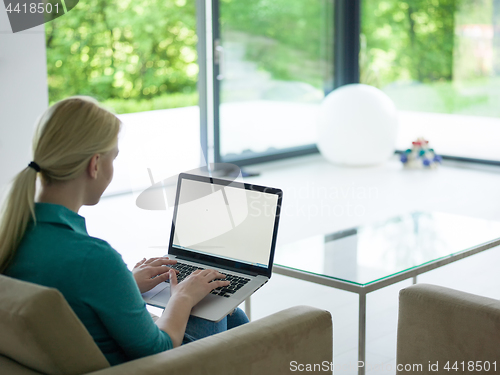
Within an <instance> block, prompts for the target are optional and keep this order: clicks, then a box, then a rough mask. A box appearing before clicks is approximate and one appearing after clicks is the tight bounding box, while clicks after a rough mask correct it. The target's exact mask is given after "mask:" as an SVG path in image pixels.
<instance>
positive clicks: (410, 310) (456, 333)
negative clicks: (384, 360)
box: [396, 284, 500, 374]
mask: <svg viewBox="0 0 500 375" xmlns="http://www.w3.org/2000/svg"><path fill="white" fill-rule="evenodd" d="M495 361H496V365H494V364H493V362H495ZM396 362H397V374H408V373H418V374H451V373H453V374H464V373H474V374H496V373H500V301H498V300H495V299H491V298H486V297H481V296H477V295H474V294H469V293H465V292H460V291H458V290H454V289H449V288H444V287H440V286H436V285H428V284H417V285H413V286H411V287H408V288H405V289H402V290H401V291H400V293H399V318H398V338H397V358H396ZM462 362H464V363H463V364H462ZM486 362H488V363H486ZM471 364H473V367H472V368H473V371H470V368H469V365H471ZM419 365H421V367H419ZM453 366H455V368H453ZM495 366H496V370H495ZM405 367H406V368H405ZM446 367H448V368H449V369H450V370H447V369H446ZM487 368H489V370H488V371H487V370H486V369H487Z"/></svg>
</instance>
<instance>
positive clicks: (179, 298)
mask: <svg viewBox="0 0 500 375" xmlns="http://www.w3.org/2000/svg"><path fill="white" fill-rule="evenodd" d="M169 273H170V293H171V297H170V300H169V301H168V303H167V307H166V308H165V310H164V311H163V315H162V316H161V317H160V319H158V320H157V321H156V325H157V326H158V327H159V328H160V329H161V330H162V331H164V332H167V333H168V335H169V336H170V339H171V340H172V344H173V346H174V348H176V347H178V346H180V345H181V344H182V338H183V337H184V332H185V331H186V325H187V322H188V319H189V314H191V309H192V308H193V306H194V305H196V304H197V303H198V302H200V301H201V300H202V299H203V297H205V296H206V295H207V294H208V293H210V291H211V290H212V289H215V288H218V287H221V286H227V285H229V281H222V280H217V281H214V280H215V279H223V278H225V277H226V276H225V275H223V274H222V273H219V272H217V271H215V270H197V271H194V272H193V273H192V274H191V275H189V276H188V277H186V278H185V279H184V281H182V282H181V283H179V284H178V283H177V275H176V274H175V272H174V270H169Z"/></svg>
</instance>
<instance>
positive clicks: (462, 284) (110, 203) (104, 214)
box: [80, 155, 500, 375]
mask: <svg viewBox="0 0 500 375" xmlns="http://www.w3.org/2000/svg"><path fill="white" fill-rule="evenodd" d="M248 170H258V171H260V172H261V175H260V176H259V177H256V178H252V179H248V180H247V181H251V182H254V183H260V184H266V185H269V186H276V187H280V188H282V189H283V190H284V200H283V207H284V210H283V215H282V218H281V223H280V231H279V240H278V246H279V245H280V244H287V243H291V242H294V241H297V240H299V239H301V238H305V237H308V236H313V235H317V234H326V233H331V232H334V231H337V230H340V229H345V228H350V227H353V226H356V225H359V224H362V223H369V222H373V221H375V220H380V219H383V218H389V217H392V216H395V215H397V214H400V213H405V212H409V211H413V210H428V211H442V212H449V213H455V214H461V215H466V216H473V217H481V218H485V219H489V220H498V221H500V199H498V197H499V193H498V192H499V187H500V169H499V170H497V169H494V168H493V169H486V170H478V169H469V168H468V167H467V166H464V165H462V167H460V168H458V167H454V166H450V165H443V166H442V167H441V168H440V169H439V170H437V171H406V170H403V169H402V168H401V166H400V164H399V162H397V160H391V161H389V162H388V163H386V164H384V165H381V166H377V167H373V168H340V167H336V166H333V165H330V164H328V163H327V162H326V161H324V160H323V159H322V158H321V157H320V156H319V155H316V156H310V157H304V158H300V159H292V160H288V161H284V162H275V163H270V164H266V165H260V166H254V167H251V168H250V167H249V168H248ZM321 187H328V188H335V189H338V191H341V192H342V191H344V192H349V189H352V188H363V189H375V190H374V191H376V194H375V195H373V196H368V197H361V198H360V197H357V196H355V195H352V194H339V196H338V198H335V199H331V200H329V199H323V198H321V197H320V196H318V194H315V192H317V191H318V189H320V188H321ZM135 198H136V196H135V195H133V194H129V195H122V196H116V197H111V198H105V199H103V200H102V201H101V202H100V203H99V205H97V206H96V207H92V208H90V207H85V208H83V209H82V210H81V212H80V213H81V214H83V215H84V216H86V218H87V223H88V228H89V232H90V233H91V234H92V235H95V236H97V237H101V238H104V239H106V240H108V241H109V242H110V243H111V244H112V245H113V246H114V247H115V248H116V249H117V250H118V251H119V252H121V253H122V255H123V257H124V259H125V261H126V262H127V264H129V265H133V264H134V262H135V261H137V260H138V259H140V258H142V257H143V256H155V255H162V254H163V253H165V251H166V248H165V247H163V248H162V246H166V243H167V240H168V236H169V231H170V223H169V220H170V215H171V213H169V212H166V211H144V210H141V209H139V208H137V207H136V206H135ZM347 204H358V205H362V206H363V208H364V210H363V214H362V215H355V214H354V215H347V214H346V215H339V216H336V215H331V216H329V215H326V214H322V213H319V214H315V215H310V214H308V211H307V208H310V207H320V206H324V205H340V206H345V205H347ZM285 208H287V210H285ZM292 208H297V209H298V210H292ZM304 208H306V209H305V210H304ZM301 209H302V210H301ZM499 236H500V233H499ZM499 264H500V248H494V249H491V250H488V251H486V252H484V253H481V254H477V255H474V256H472V257H469V258H466V259H463V260H460V261H458V262H456V263H453V264H451V265H447V266H445V267H442V268H439V269H437V270H433V271H431V272H429V273H427V274H425V275H422V276H419V279H418V281H419V282H427V283H433V284H439V285H443V286H448V287H452V288H455V289H460V290H464V291H468V292H471V293H476V294H481V295H485V296H490V297H493V298H500V279H499V278H498V265H499ZM410 284H411V281H410V280H408V281H403V282H400V283H398V284H395V285H392V286H389V287H387V288H384V289H382V290H379V291H376V292H373V293H371V294H369V295H368V297H367V360H366V369H367V374H370V375H373V374H395V358H396V328H397V308H398V292H399V290H400V289H401V288H403V287H406V286H408V285H410ZM298 304H306V305H312V306H316V307H319V308H323V309H326V310H328V311H330V312H331V313H332V316H333V320H334V358H335V374H342V375H344V374H349V375H351V374H356V373H357V369H356V361H357V333H358V296H357V295H356V294H353V293H349V292H344V291H340V290H336V289H331V288H328V287H325V286H320V285H313V284H310V283H307V282H302V281H298V280H294V279H291V278H288V277H284V276H280V275H273V277H272V279H271V281H270V282H269V283H268V284H266V286H265V287H264V288H262V289H260V290H259V292H258V293H256V294H255V295H254V296H253V297H252V318H253V319H259V318H261V317H264V316H267V315H269V314H272V313H274V312H277V311H280V310H282V309H284V308H287V307H291V306H294V305H298Z"/></svg>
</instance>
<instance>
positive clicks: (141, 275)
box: [132, 257, 177, 293]
mask: <svg viewBox="0 0 500 375" xmlns="http://www.w3.org/2000/svg"><path fill="white" fill-rule="evenodd" d="M176 263H177V261H176V260H171V259H168V258H167V257H160V258H151V259H148V260H146V258H144V259H142V260H141V261H140V262H138V263H137V264H136V265H135V267H134V269H133V270H132V274H133V275H134V279H135V282H136V283H137V286H138V287H139V290H140V291H141V293H144V292H147V291H148V290H151V289H153V288H154V287H155V286H157V285H158V284H160V283H161V282H163V281H166V280H168V277H169V276H168V271H169V270H170V269H171V268H170V267H165V266H170V265H173V264H176ZM176 272H177V271H176Z"/></svg>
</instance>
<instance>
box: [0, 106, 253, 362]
mask: <svg viewBox="0 0 500 375" xmlns="http://www.w3.org/2000/svg"><path fill="white" fill-rule="evenodd" d="M119 131H120V121H119V120H118V118H116V116H114V115H113V114H112V113H110V112H108V111H107V110H105V109H103V108H102V107H100V106H99V105H98V103H97V102H96V101H95V100H93V99H91V98H87V97H72V98H68V99H65V100H62V101H60V102H58V103H56V104H54V105H53V106H52V107H50V108H49V109H48V110H47V111H46V112H45V113H44V114H43V115H42V117H41V118H40V120H39V123H38V127H37V130H36V133H35V136H34V139H33V161H32V162H30V163H29V165H28V167H26V168H25V169H24V170H22V171H21V172H20V173H19V174H18V175H17V176H16V178H15V179H14V181H13V185H12V187H11V190H10V193H9V195H8V197H7V200H6V202H5V205H4V210H3V212H2V217H1V222H0V272H1V273H4V274H5V275H7V276H10V277H14V278H17V279H21V280H25V281H29V282H33V283H37V284H40V285H45V286H48V287H53V288H56V289H58V290H59V291H60V292H61V293H62V294H63V295H64V297H65V298H66V300H67V301H68V303H69V305H70V306H71V307H72V308H73V310H74V312H75V313H76V315H77V316H78V317H79V318H80V320H81V321H82V323H83V324H84V325H85V327H86V328H87V330H88V331H89V333H90V334H91V335H92V337H93V338H94V340H95V342H96V344H97V345H98V346H99V348H100V349H101V350H102V352H103V354H104V355H105V356H106V358H107V359H108V361H109V362H110V364H111V365H116V364H119V363H123V362H125V361H128V360H131V359H135V358H140V357H144V356H148V355H152V354H156V353H158V352H161V351H164V350H167V349H170V348H173V347H177V346H179V345H181V344H182V343H186V342H189V341H192V340H195V339H198V338H201V337H204V336H208V335H210V334H214V333H217V332H220V331H223V330H225V329H228V328H232V327H234V326H236V325H239V324H243V323H245V322H248V319H247V318H246V316H245V314H244V313H243V312H242V311H241V310H239V309H237V310H236V311H235V313H233V314H232V315H230V316H228V317H227V318H225V319H223V320H222V321H221V322H219V323H212V322H208V321H206V320H203V319H199V318H195V317H190V311H191V309H192V307H193V306H194V305H195V304H196V303H198V302H199V301H200V300H201V299H202V298H203V297H205V296H206V295H207V294H208V293H209V292H210V291H211V290H212V289H215V288H217V287H220V286H226V285H228V284H229V282H228V281H221V280H215V279H220V278H224V275H222V274H220V273H218V272H217V271H215V270H203V271H196V272H194V273H193V274H192V275H191V276H190V277H188V278H186V279H185V280H184V281H183V282H181V283H177V277H176V274H175V272H174V270H172V269H171V268H169V267H167V266H168V265H172V264H174V263H175V261H172V260H169V259H168V258H153V259H149V260H145V259H143V260H142V261H140V262H139V263H138V264H137V265H136V267H135V268H134V270H133V273H132V272H130V271H129V270H128V269H127V266H126V265H125V263H124V262H123V260H122V258H121V256H120V255H119V254H118V253H117V252H116V251H115V250H114V249H113V248H112V247H111V246H110V245H109V244H108V243H107V242H105V241H103V240H100V239H97V238H93V237H90V236H89V235H88V234H87V230H86V226H85V219H84V218H83V217H81V216H80V215H78V211H79V209H80V208H81V207H82V206H83V205H95V204H97V203H98V202H99V200H100V198H101V195H102V193H103V192H104V190H105V189H106V187H107V186H108V185H109V183H110V182H111V179H112V178H113V160H114V159H115V158H116V156H117V155H118V133H119ZM37 176H40V182H41V184H40V186H41V189H40V191H39V192H38V197H37V199H36V203H35V193H36V191H35V190H36V180H37ZM153 276H156V277H154V278H153ZM169 278H170V282H171V284H172V297H171V299H170V302H169V304H168V306H167V307H166V309H165V311H164V313H163V315H162V316H161V317H160V318H159V319H158V320H157V321H156V322H154V321H153V319H152V318H151V316H150V314H149V313H148V311H147V310H146V308H145V303H144V301H143V300H142V298H141V294H140V293H141V292H145V291H147V290H149V289H151V288H153V287H154V286H156V285H157V284H158V283H160V282H162V281H165V280H167V279H169Z"/></svg>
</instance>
